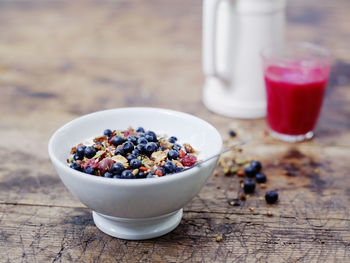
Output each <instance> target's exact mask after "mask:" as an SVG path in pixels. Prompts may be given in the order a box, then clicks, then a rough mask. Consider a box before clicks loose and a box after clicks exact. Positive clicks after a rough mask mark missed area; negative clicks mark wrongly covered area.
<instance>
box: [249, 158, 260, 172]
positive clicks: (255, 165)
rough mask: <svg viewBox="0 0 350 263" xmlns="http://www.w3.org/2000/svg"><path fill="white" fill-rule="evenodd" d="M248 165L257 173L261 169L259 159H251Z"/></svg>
mask: <svg viewBox="0 0 350 263" xmlns="http://www.w3.org/2000/svg"><path fill="white" fill-rule="evenodd" d="M250 166H251V167H252V168H253V169H254V170H255V173H258V172H260V171H261V163H260V162H259V161H252V162H251V163H250Z"/></svg>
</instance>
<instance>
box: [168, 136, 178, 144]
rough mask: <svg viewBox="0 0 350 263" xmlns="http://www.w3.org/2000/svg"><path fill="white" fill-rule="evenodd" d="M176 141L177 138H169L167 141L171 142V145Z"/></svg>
mask: <svg viewBox="0 0 350 263" xmlns="http://www.w3.org/2000/svg"><path fill="white" fill-rule="evenodd" d="M176 141H177V138H176V137H175V136H171V137H170V138H169V139H168V142H171V143H175V142H176Z"/></svg>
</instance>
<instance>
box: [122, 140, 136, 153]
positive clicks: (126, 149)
mask: <svg viewBox="0 0 350 263" xmlns="http://www.w3.org/2000/svg"><path fill="white" fill-rule="evenodd" d="M123 150H124V152H125V153H131V152H132V150H134V145H133V143H132V142H124V143H123Z"/></svg>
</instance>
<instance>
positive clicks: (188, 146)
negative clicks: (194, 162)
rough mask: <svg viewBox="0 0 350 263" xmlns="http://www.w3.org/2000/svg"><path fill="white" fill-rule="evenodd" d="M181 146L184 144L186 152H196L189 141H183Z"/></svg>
mask: <svg viewBox="0 0 350 263" xmlns="http://www.w3.org/2000/svg"><path fill="white" fill-rule="evenodd" d="M183 146H184V148H185V150H186V152H188V153H197V151H196V150H195V149H194V148H193V147H192V146H191V145H190V144H189V143H184V144H183Z"/></svg>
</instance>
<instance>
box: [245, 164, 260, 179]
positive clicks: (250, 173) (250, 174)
mask: <svg viewBox="0 0 350 263" xmlns="http://www.w3.org/2000/svg"><path fill="white" fill-rule="evenodd" d="M244 173H245V175H246V176H247V177H254V176H255V175H256V173H257V171H256V170H255V169H254V167H252V166H248V167H246V168H245V169H244Z"/></svg>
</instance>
